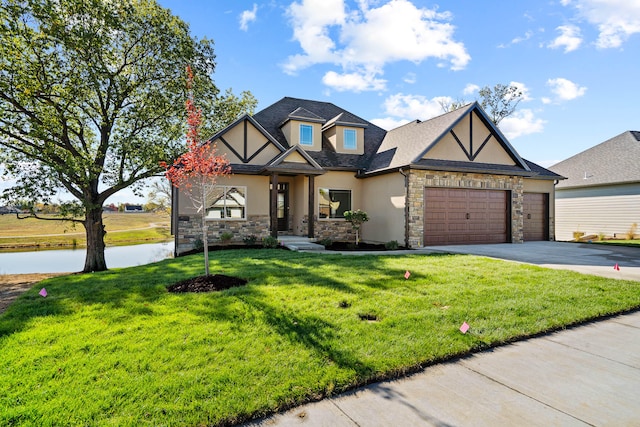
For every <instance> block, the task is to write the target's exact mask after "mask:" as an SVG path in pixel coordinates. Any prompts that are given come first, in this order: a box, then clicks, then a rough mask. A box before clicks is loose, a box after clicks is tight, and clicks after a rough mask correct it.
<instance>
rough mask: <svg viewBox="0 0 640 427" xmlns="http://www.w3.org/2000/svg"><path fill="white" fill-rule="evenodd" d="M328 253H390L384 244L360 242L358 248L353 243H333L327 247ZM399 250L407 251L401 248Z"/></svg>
mask: <svg viewBox="0 0 640 427" xmlns="http://www.w3.org/2000/svg"><path fill="white" fill-rule="evenodd" d="M325 249H326V250H328V251H388V250H389V249H387V248H386V247H385V246H384V244H382V243H378V244H376V243H365V242H360V243H359V244H358V245H357V246H356V244H355V243H353V242H333V243H331V245H329V246H325ZM398 249H405V248H404V247H403V246H399V247H398Z"/></svg>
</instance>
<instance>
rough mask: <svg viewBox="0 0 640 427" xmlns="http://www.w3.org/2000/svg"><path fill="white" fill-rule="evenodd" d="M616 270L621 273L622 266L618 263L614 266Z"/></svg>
mask: <svg viewBox="0 0 640 427" xmlns="http://www.w3.org/2000/svg"><path fill="white" fill-rule="evenodd" d="M613 269H614V270H617V271H620V266H619V265H618V263H617V262H616V265H614V266H613Z"/></svg>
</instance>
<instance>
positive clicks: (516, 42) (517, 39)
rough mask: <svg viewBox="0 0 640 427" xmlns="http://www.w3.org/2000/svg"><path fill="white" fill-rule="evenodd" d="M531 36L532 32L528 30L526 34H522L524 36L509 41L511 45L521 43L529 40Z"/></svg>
mask: <svg viewBox="0 0 640 427" xmlns="http://www.w3.org/2000/svg"><path fill="white" fill-rule="evenodd" d="M532 36H533V31H531V30H529V31H527V32H526V33H524V36H521V37H516V38H514V39H513V40H511V44H518V43H522V42H523V41H526V40H529V39H530V38H531V37H532Z"/></svg>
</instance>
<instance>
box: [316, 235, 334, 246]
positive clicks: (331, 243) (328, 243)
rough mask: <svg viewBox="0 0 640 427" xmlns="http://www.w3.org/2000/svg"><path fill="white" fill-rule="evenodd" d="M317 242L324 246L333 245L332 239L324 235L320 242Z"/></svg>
mask: <svg viewBox="0 0 640 427" xmlns="http://www.w3.org/2000/svg"><path fill="white" fill-rule="evenodd" d="M318 243H320V244H321V245H322V246H324V247H325V248H326V247H327V246H331V245H333V240H331V239H330V238H328V237H325V238H324V239H322V240H320V242H318Z"/></svg>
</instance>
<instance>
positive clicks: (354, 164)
mask: <svg viewBox="0 0 640 427" xmlns="http://www.w3.org/2000/svg"><path fill="white" fill-rule="evenodd" d="M293 112H296V117H297V118H302V116H303V115H307V116H309V117H312V118H314V119H315V121H318V122H320V121H323V122H324V123H329V124H328V125H325V126H330V125H331V124H348V125H349V126H354V127H362V128H364V155H358V154H343V153H336V151H335V149H334V148H333V146H332V145H331V143H330V142H329V141H328V140H327V139H325V138H323V140H322V150H321V151H309V152H308V153H307V154H309V156H310V157H311V158H312V159H313V160H315V161H316V162H317V163H318V164H319V165H320V166H322V167H323V168H325V169H333V170H353V171H357V170H359V169H363V168H365V167H366V165H368V164H369V159H370V158H371V157H372V156H373V155H374V154H375V152H376V150H377V148H378V146H379V145H380V143H381V142H382V139H383V138H384V136H385V134H386V131H385V130H384V129H382V128H379V127H378V126H376V125H374V124H373V123H370V122H368V121H366V120H364V119H362V118H360V117H358V116H356V115H355V114H352V113H350V112H348V111H347V110H344V109H342V108H340V107H338V106H336V105H334V104H332V103H329V102H320V101H312V100H308V99H299V98H290V97H284V98H282V99H281V100H280V101H277V102H276V103H274V104H272V105H270V106H268V107H267V108H265V109H263V110H261V111H259V112H257V113H256V114H255V115H254V116H253V118H254V119H255V120H256V121H257V122H258V123H260V125H261V126H262V127H263V128H264V129H265V130H266V131H267V132H268V133H269V134H271V135H272V136H273V138H274V139H275V140H277V141H278V142H279V143H280V145H282V146H283V147H285V148H287V149H288V148H289V143H288V142H287V139H286V138H285V136H284V134H283V133H282V128H281V126H282V124H283V123H285V122H286V120H285V121H284V122H283V119H287V118H288V119H291V118H292V117H291V114H292V113H293Z"/></svg>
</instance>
